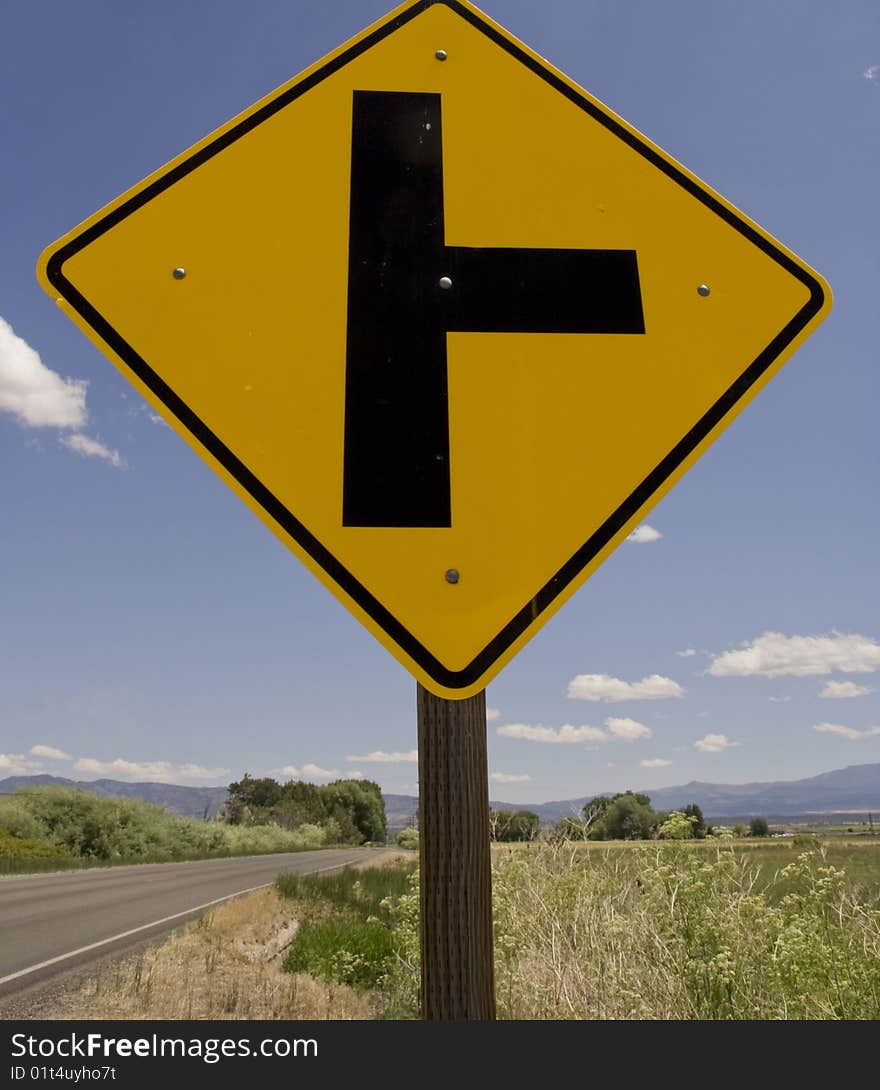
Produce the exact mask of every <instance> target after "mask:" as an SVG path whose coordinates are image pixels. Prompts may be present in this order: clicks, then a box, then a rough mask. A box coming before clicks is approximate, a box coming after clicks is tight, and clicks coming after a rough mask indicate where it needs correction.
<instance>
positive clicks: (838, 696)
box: [819, 681, 874, 700]
mask: <svg viewBox="0 0 880 1090" xmlns="http://www.w3.org/2000/svg"><path fill="white" fill-rule="evenodd" d="M873 691H874V690H873V689H871V688H870V687H869V686H867V685H856V683H855V682H854V681H826V682H825V685H824V686H823V687H822V692H821V693H819V696H824V697H825V698H826V699H828V700H848V699H850V698H852V697H854V696H867V695H868V693H873Z"/></svg>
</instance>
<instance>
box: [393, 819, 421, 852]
mask: <svg viewBox="0 0 880 1090" xmlns="http://www.w3.org/2000/svg"><path fill="white" fill-rule="evenodd" d="M394 839H395V843H396V844H397V846H398V848H418V846H419V830H418V829H416V828H415V827H414V826H413V825H407V827H406V828H405V829H401V830H400V832H399V833H398V834H397V836H396V837H395V838H394Z"/></svg>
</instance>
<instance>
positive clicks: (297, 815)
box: [223, 773, 386, 844]
mask: <svg viewBox="0 0 880 1090" xmlns="http://www.w3.org/2000/svg"><path fill="white" fill-rule="evenodd" d="M223 816H224V818H225V820H226V821H227V822H228V823H229V824H230V825H265V824H269V823H272V824H275V825H279V826H281V828H282V829H297V828H299V827H300V826H301V825H322V826H327V825H328V823H331V822H332V823H334V824H333V830H334V839H337V833H336V829H337V827H338V843H340V844H363V843H364V842H365V841H373V842H380V843H384V841H385V833H386V821H385V800H384V799H383V798H382V789H381V787H380V786H379V785H378V784H377V783H375V782H374V781H373V780H334V781H333V782H332V783H327V784H321V785H318V784H313V783H303V782H302V781H300V780H291V781H289V782H288V783H284V784H282V783H279V782H278V781H277V780H274V779H272V778H271V777H270V776H263V777H260V778H254V777H252V776H250V775H249V774H248V773H245V774H244V776H243V777H242V779H240V780H239V781H238V782H236V783H231V784H230V785H229V798H228V800H227V802H226V806H225V809H224V815H223Z"/></svg>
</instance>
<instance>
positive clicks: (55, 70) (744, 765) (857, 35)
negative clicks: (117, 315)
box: [0, 0, 880, 802]
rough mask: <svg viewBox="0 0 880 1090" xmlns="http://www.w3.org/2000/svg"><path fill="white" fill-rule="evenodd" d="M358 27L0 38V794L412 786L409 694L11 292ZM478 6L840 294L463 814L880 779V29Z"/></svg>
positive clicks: (98, 3) (497, 749)
mask: <svg viewBox="0 0 880 1090" xmlns="http://www.w3.org/2000/svg"><path fill="white" fill-rule="evenodd" d="M389 6H390V5H386V4H385V3H381V2H373V0H358V2H353V0H332V2H327V3H320V4H319V3H316V2H309V3H305V2H290V0H284V2H281V0H278V2H275V0H253V2H252V3H250V4H248V5H246V6H245V5H243V4H241V3H240V2H237V3H232V2H226V0H210V2H208V0H188V2H184V3H174V4H172V3H170V2H166V0H154V2H153V3H152V4H150V5H148V6H147V5H135V4H133V3H119V2H118V0H79V2H78V3H77V4H75V5H72V4H69V3H66V2H64V0H42V2H35V3H30V4H26V5H24V4H21V5H16V6H15V7H14V9H11V10H10V11H9V12H7V14H6V16H5V18H4V46H5V48H4V64H3V66H2V68H0V119H2V120H0V137H2V142H3V152H4V156H3V158H4V165H5V169H4V170H3V171H2V173H0V192H2V197H0V201H2V208H3V210H4V213H3V245H2V249H0V318H2V319H3V324H2V325H0V460H2V466H3V473H2V490H3V508H4V512H5V518H4V520H3V526H2V532H0V562H2V565H3V572H4V580H3V595H2V614H0V616H2V624H0V677H2V693H3V711H2V717H0V754H2V756H0V777H2V776H3V775H6V774H10V773H13V772H22V771H23V772H28V771H50V772H54V773H56V774H59V775H69V776H74V777H76V778H83V779H91V778H95V777H97V776H100V775H108V776H113V777H116V778H122V779H165V780H169V781H172V782H181V783H183V782H187V783H200V784H207V783H224V782H228V781H229V780H230V779H231V778H238V777H239V776H240V775H241V774H242V773H243V772H244V771H246V770H247V771H250V772H251V773H253V774H265V773H267V772H272V773H274V774H277V775H283V774H284V773H283V772H282V770H284V769H287V770H292V769H296V770H297V773H299V774H302V775H304V776H305V777H306V778H314V779H316V780H320V779H321V778H326V777H327V776H331V775H336V774H339V775H348V774H351V773H353V772H357V773H360V774H362V775H364V776H368V777H370V778H374V779H377V780H379V782H380V783H381V784H382V785H383V787H384V788H385V789H386V790H389V791H395V792H406V793H413V792H414V791H415V785H416V764H415V762H414V760H413V757H414V749H415V741H416V738H415V735H416V730H415V699H414V697H415V693H414V690H415V682H414V681H413V680H412V678H410V677H409V675H408V674H407V673H406V672H405V671H404V670H403V668H402V667H401V666H399V665H398V664H397V663H396V661H395V660H394V659H392V658H391V656H390V655H389V654H388V653H387V652H386V651H385V650H384V649H383V648H382V647H381V646H379V644H377V643H376V642H375V640H374V639H373V638H372V637H371V636H370V635H369V634H368V633H367V632H366V631H365V630H364V629H362V628H361V626H360V625H359V624H358V623H357V622H356V621H355V620H354V619H353V618H352V617H350V616H349V615H348V613H347V612H346V611H345V610H344V609H343V608H342V607H341V606H340V605H339V604H338V603H337V602H336V601H335V599H334V598H332V597H331V595H330V594H329V593H328V592H327V591H326V590H325V589H324V588H323V587H321V586H320V585H319V584H318V583H317V582H316V581H315V580H314V579H313V577H312V576H310V575H309V574H308V573H307V572H306V571H305V569H304V568H302V567H301V566H300V565H299V563H298V562H297V561H296V560H295V559H294V558H293V557H291V556H290V554H289V553H287V552H286V551H285V550H284V549H283V548H282V546H281V545H280V544H279V543H278V542H277V541H276V539H275V538H274V537H272V535H271V534H269V533H268V531H267V530H266V529H265V528H264V527H263V526H261V525H260V524H259V523H258V521H257V520H256V519H255V518H254V517H253V516H252V515H251V514H250V512H248V511H247V510H246V509H245V507H244V506H243V505H242V504H241V502H240V501H239V500H238V499H237V498H236V497H235V496H234V495H233V494H232V493H231V492H230V491H229V490H228V489H227V488H226V486H225V485H224V484H223V483H222V482H221V481H220V480H219V478H217V477H215V476H214V474H213V473H212V471H211V470H210V469H209V468H208V467H207V466H206V465H205V464H204V463H203V462H202V461H201V460H200V459H199V458H197V457H196V456H195V455H194V454H193V453H192V451H191V450H190V449H189V448H188V447H186V446H185V444H184V443H183V442H181V440H180V439H179V438H178V437H177V436H176V435H174V434H173V433H172V431H171V430H170V429H168V428H167V427H165V426H164V425H163V424H162V423H161V422H157V421H156V420H154V419H153V413H152V410H151V409H149V407H148V406H147V405H146V404H145V403H144V402H143V401H142V399H141V398H140V397H139V395H138V394H137V393H136V392H135V391H134V390H133V389H132V388H131V387H130V386H128V384H127V383H126V382H125V381H124V380H123V379H122V377H121V376H119V375H118V373H117V372H116V371H115V370H114V369H113V367H112V366H111V365H110V364H109V363H108V362H107V361H106V360H105V359H104V357H103V356H102V355H101V354H100V353H99V352H98V351H97V350H96V349H95V348H94V347H93V346H92V345H91V344H90V343H89V342H88V341H87V340H86V339H85V338H84V337H83V336H82V335H81V334H80V333H79V332H78V331H77V330H76V329H75V328H74V327H73V325H71V323H70V322H69V321H68V320H67V319H66V318H65V317H64V316H63V315H62V314H61V313H60V312H59V311H58V310H57V309H56V308H55V307H53V305H52V303H51V301H49V300H48V299H47V298H46V296H45V295H44V294H43V292H42V291H41V289H40V288H39V286H38V285H37V282H36V279H35V276H34V266H35V263H36V260H37V257H38V255H39V253H40V252H41V250H42V249H43V248H44V247H45V246H46V245H47V244H48V243H49V242H51V241H52V240H53V239H55V238H57V237H58V236H59V235H61V234H62V233H63V232H64V231H66V230H68V229H69V228H71V227H72V226H73V225H75V224H76V223H77V222H79V221H80V220H82V219H84V218H85V217H86V216H87V215H90V214H91V213H92V212H94V211H95V210H96V209H98V208H99V207H100V206H101V205H102V204H104V203H105V202H107V201H108V200H110V199H111V198H113V197H114V196H116V195H117V194H118V193H120V192H122V191H123V190H124V189H126V188H127V187H129V186H130V185H132V184H133V183H135V182H136V181H138V180H139V179H140V178H142V177H143V176H145V175H146V174H148V173H149V172H150V171H152V170H153V169H155V168H156V167H158V166H159V165H160V164H162V163H163V162H165V161H166V160H168V159H169V158H171V157H172V156H173V155H175V154H177V153H178V152H180V151H182V150H183V149H184V148H186V147H187V146H188V145H190V144H191V143H193V142H194V141H196V140H197V139H199V138H201V137H202V136H204V135H205V134H207V133H208V132H210V131H211V130H212V129H214V128H215V127H216V126H217V125H219V124H220V123H222V122H223V121H225V120H227V119H228V118H229V117H231V116H233V115H234V114H236V113H237V112H239V111H240V110H241V109H243V108H244V107H246V106H248V105H249V104H250V103H252V102H253V101H254V100H256V99H257V98H259V97H260V96H262V95H264V94H266V93H267V92H269V91H270V90H272V88H274V87H275V86H277V85H278V84H280V83H282V82H284V81H285V80H287V79H289V78H290V77H291V76H292V75H294V74H295V73H296V72H297V71H298V70H300V69H302V68H304V67H306V66H307V65H309V64H311V63H312V62H314V61H315V60H317V59H319V58H320V57H322V56H323V55H324V54H325V53H327V52H328V51H329V50H331V49H332V48H334V47H335V46H337V45H338V44H340V43H341V42H342V41H344V40H345V39H346V38H348V37H350V36H352V35H353V34H355V33H357V32H358V31H359V30H361V29H362V28H363V27H364V26H366V25H367V24H368V23H370V22H371V21H373V20H374V19H376V18H378V17H380V16H381V15H383V14H384V13H385V12H386V11H387V10H388V7H389ZM483 7H484V10H485V11H486V12H487V13H488V14H489V15H491V16H492V17H493V18H495V19H497V20H498V21H499V22H501V23H502V24H503V25H505V26H506V27H507V28H508V29H509V30H510V31H511V32H512V33H514V34H515V35H517V36H518V37H520V38H521V39H523V40H524V41H525V42H526V43H528V44H529V45H530V46H531V47H532V48H534V49H536V50H537V51H538V52H539V53H541V54H543V55H544V56H545V57H546V58H547V59H548V60H550V61H552V62H553V63H554V64H555V65H556V66H557V67H559V68H561V69H562V70H563V71H565V72H566V73H567V74H568V75H569V76H570V77H572V78H573V79H574V80H576V81H577V82H579V83H580V84H581V85H582V86H584V87H585V88H587V90H589V91H590V92H592V93H593V94H594V95H596V96H597V97H598V98H600V99H601V100H603V101H604V102H606V103H607V104H608V105H609V106H611V107H612V108H613V109H614V110H616V111H617V112H618V113H619V114H621V115H622V116H623V117H625V118H626V119H627V120H628V121H630V122H631V123H633V124H634V125H635V126H636V127H637V128H639V129H640V130H641V131H642V132H644V133H645V134H646V135H647V136H649V137H650V138H651V139H653V140H654V141H656V142H657V143H658V144H660V145H661V146H662V147H663V148H665V149H666V150H667V151H668V152H669V153H670V154H672V155H673V156H675V157H676V158H677V159H678V160H679V161H681V162H682V163H684V164H685V165H686V166H687V167H688V168H690V169H691V170H692V171H694V172H695V173H696V174H697V175H698V176H700V177H701V178H703V179H705V180H706V181H707V182H708V183H709V184H710V185H712V186H713V187H714V188H716V189H717V190H719V191H720V192H721V193H722V194H724V195H725V196H726V197H727V198H728V199H730V200H731V201H732V202H733V203H734V204H736V205H737V206H738V207H740V208H741V209H743V210H744V211H745V212H746V213H748V214H749V215H750V216H751V217H752V218H754V219H755V220H757V221H758V222H759V223H760V224H762V225H763V226H764V227H765V228H766V229H767V230H769V231H770V232H771V233H772V234H774V235H775V236H776V237H778V238H779V239H781V240H782V241H783V242H785V243H786V244H787V245H789V246H790V247H791V248H792V249H793V250H795V252H796V253H798V254H800V255H801V256H802V257H803V258H804V260H806V261H807V262H809V263H810V264H811V265H813V266H814V267H815V268H816V269H817V270H819V271H820V272H821V273H822V274H823V275H824V276H825V277H826V278H827V279H828V281H829V282H830V283H831V285H832V288H833V290H834V296H835V306H834V310H833V312H832V314H831V316H830V317H829V319H828V320H827V321H826V322H825V323H824V325H823V326H821V327H820V329H819V330H818V332H817V333H816V334H815V335H814V336H813V337H812V338H811V339H810V340H809V341H808V342H807V343H806V345H805V346H803V347H802V348H801V349H800V350H799V351H798V352H797V353H796V355H795V356H794V357H793V358H792V360H791V361H790V362H789V363H788V364H787V365H786V367H785V368H784V369H783V370H782V372H781V373H780V374H779V375H778V376H777V377H776V378H775V379H774V380H773V381H772V382H771V383H770V385H769V386H768V387H767V389H766V390H765V391H764V392H763V393H761V394H760V395H759V397H758V398H757V399H756V400H755V402H754V403H753V404H752V405H750V406H749V407H748V408H747V409H746V410H745V412H744V413H743V415H742V416H741V417H739V418H738V419H737V420H736V421H735V422H734V424H733V425H732V426H731V427H730V428H729V429H728V430H727V431H726V432H725V433H724V434H723V435H722V437H721V438H720V439H719V441H718V442H717V443H716V444H715V445H714V446H713V447H712V448H711V450H710V451H709V453H708V454H707V455H706V456H705V457H704V458H703V459H702V460H701V461H700V462H699V463H698V464H697V465H696V467H695V468H694V469H693V470H691V472H690V473H689V474H688V475H687V476H686V477H685V478H684V479H683V481H682V482H681V483H680V484H679V485H678V486H677V487H676V488H675V489H674V490H673V491H672V492H671V493H670V494H669V496H668V497H667V498H666V499H665V500H664V501H663V502H662V503H661V504H660V505H659V506H658V507H657V508H656V509H655V510H654V511H653V512H651V514H650V516H649V518H648V523H649V525H650V526H651V527H652V528H654V529H655V530H656V531H657V532H658V533H659V535H660V536H656V537H652V535H651V534H645V535H644V536H645V537H647V538H652V539H651V540H642V541H630V542H626V543H625V544H624V545H622V546H621V547H620V548H619V549H618V550H617V552H616V553H615V554H614V555H613V556H612V557H611V559H610V560H609V561H608V562H607V563H606V564H605V565H604V566H603V567H602V568H601V569H600V570H599V572H598V573H597V574H596V575H595V576H594V577H593V578H592V579H591V580H590V581H589V582H588V583H587V584H586V586H585V587H584V588H583V589H582V590H581V591H579V592H578V594H577V595H576V596H575V597H574V598H573V599H572V600H571V601H570V602H569V603H568V604H567V605H566V606H564V607H563V609H562V610H561V611H560V613H559V614H557V616H556V617H555V618H553V619H552V620H551V621H550V622H549V623H548V624H547V625H546V627H545V628H544V629H543V630H542V631H541V632H540V633H539V634H538V635H537V637H536V638H535V639H534V640H533V641H532V642H531V643H530V644H529V645H528V646H527V647H526V648H525V650H523V651H522V652H521V653H520V654H519V656H518V657H517V658H516V659H515V660H514V661H513V662H512V663H511V665H509V666H508V667H507V668H506V669H505V670H504V671H503V672H502V673H501V675H500V676H499V677H498V678H497V679H496V680H495V681H494V682H492V684H491V685H490V687H489V690H488V704H489V706H490V707H491V708H492V709H494V712H493V718H492V719H491V721H490V722H489V724H488V731H489V734H488V737H489V758H490V771H491V773H492V774H493V776H494V777H495V782H493V784H492V793H493V795H494V796H495V797H498V798H505V799H509V800H513V801H523V802H528V801H545V800H549V799H553V798H557V799H558V798H566V797H572V796H576V795H583V794H589V793H595V792H599V791H603V790H619V789H623V788H626V787H638V788H646V789H648V790H650V788H651V787H659V786H662V785H667V784H673V783H683V782H685V781H687V780H690V779H702V780H712V781H726V782H742V781H746V780H759V779H793V778H798V777H801V776H806V775H812V774H815V773H817V772H821V771H825V770H828V769H831V768H836V767H841V766H843V765H846V764H856V763H862V762H868V761H880V695H878V690H880V681H878V679H880V625H878V621H877V618H878V617H880V608H878V607H880V601H878V598H880V595H878V580H877V578H876V553H877V541H878V537H880V533H878V531H880V525H878V523H880V514H878V510H880V509H878V504H877V484H878V471H880V464H878V463H880V459H878V454H880V440H878V429H877V424H876V415H877V405H878V402H880V397H878V394H880V390H878V386H880V381H878V375H877V366H876V361H877V344H878V322H877V289H878V271H880V270H878V254H880V246H878V223H880V217H878V214H877V194H878V193H880V8H878V5H877V4H876V2H875V0H849V2H848V3H847V4H846V5H845V6H841V5H839V6H837V7H835V6H831V5H826V4H818V3H814V2H812V0H810V2H804V0H774V2H773V3H771V4H766V3H758V2H757V0H744V2H743V3H740V4H737V5H730V4H722V3H719V2H715V0H711V2H709V3H702V4H697V3H691V2H687V3H684V2H670V3H666V4H662V5H661V4H656V3H653V2H650V3H649V2H641V0H639V2H636V0H631V2H620V0H615V2H612V0H605V2H595V3H589V4H581V3H574V2H571V0H542V2H541V3H540V4H537V3H534V2H526V0H484V4H483ZM34 354H36V355H34ZM685 653H686V654H685ZM576 679H577V680H576ZM829 683H831V688H830V689H829V688H828V684H829ZM823 693H824V694H825V695H823ZM817 728H822V729H817ZM382 758H396V759H382ZM297 773H294V772H292V771H290V772H288V773H287V774H290V775H294V774H297Z"/></svg>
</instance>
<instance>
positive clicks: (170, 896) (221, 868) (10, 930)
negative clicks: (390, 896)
mask: <svg viewBox="0 0 880 1090" xmlns="http://www.w3.org/2000/svg"><path fill="white" fill-rule="evenodd" d="M368 854H369V853H368V852H367V851H366V850H365V849H363V848H360V849H345V848H334V849H328V850H326V851H317V852H295V853H286V854H283V855H252V856H245V857H242V858H238V859H206V860H201V861H199V862H193V863H145V864H140V865H138V866H132V867H107V868H101V869H99V870H85V871H65V872H56V873H53V874H26V875H11V876H7V877H2V878H0V996H6V995H10V994H13V993H15V992H18V991H20V990H22V989H25V988H30V987H32V986H33V985H34V984H35V983H37V982H38V981H45V980H48V979H50V978H52V977H53V976H56V975H58V974H63V973H67V972H69V971H70V969H72V968H74V967H77V966H83V965H85V964H87V963H89V962H90V961H97V960H98V959H101V958H104V957H106V955H107V954H108V953H114V952H121V951H124V950H127V949H129V948H130V947H133V946H135V945H137V944H138V943H140V942H142V941H143V940H144V939H145V938H152V937H155V936H157V935H161V934H163V933H165V932H168V931H172V930H173V929H174V928H175V927H180V926H181V924H184V923H187V922H188V921H189V920H192V919H195V917H196V916H198V914H199V913H200V912H202V911H204V910H205V909H206V908H208V907H210V906H211V904H212V902H214V903H216V902H218V901H220V900H225V899H227V898H229V897H230V896H234V895H235V894H237V893H243V892H245V891H249V890H252V889H257V888H259V887H260V886H265V885H269V884H270V883H271V882H273V881H274V880H275V878H276V877H277V875H279V874H281V873H283V872H288V873H289V872H294V873H298V874H305V873H308V872H315V871H320V870H330V869H333V868H336V867H339V866H344V865H345V864H346V863H352V862H357V861H363V860H364V859H365V858H366V857H367V855H368Z"/></svg>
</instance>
